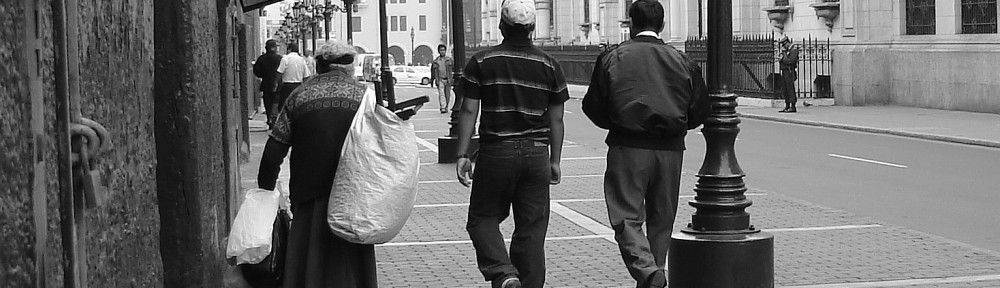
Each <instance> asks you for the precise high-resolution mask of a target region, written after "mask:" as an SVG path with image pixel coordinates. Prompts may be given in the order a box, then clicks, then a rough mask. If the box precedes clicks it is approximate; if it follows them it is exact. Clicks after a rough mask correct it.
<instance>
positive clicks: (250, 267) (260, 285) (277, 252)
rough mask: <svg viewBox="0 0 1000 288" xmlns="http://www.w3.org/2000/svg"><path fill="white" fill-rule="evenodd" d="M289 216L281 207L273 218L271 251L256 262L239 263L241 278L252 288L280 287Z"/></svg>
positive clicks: (282, 276) (283, 269)
mask: <svg viewBox="0 0 1000 288" xmlns="http://www.w3.org/2000/svg"><path fill="white" fill-rule="evenodd" d="M290 224H291V218H290V215H289V213H288V211H287V210H284V209H281V210H278V212H277V217H275V218H274V225H273V229H272V232H271V253H270V254H268V255H267V257H264V260H261V261H260V262H258V263H256V264H241V265H239V268H240V272H241V273H242V274H243V279H245V280H246V281H247V283H248V284H250V286H252V287H254V288H276V287H281V281H282V280H283V279H282V278H284V274H285V251H286V249H287V248H288V229H289V226H290Z"/></svg>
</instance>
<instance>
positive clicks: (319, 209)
mask: <svg viewBox="0 0 1000 288" xmlns="http://www.w3.org/2000/svg"><path fill="white" fill-rule="evenodd" d="M329 200H330V197H329V196H327V197H322V198H318V199H316V200H312V201H307V202H303V203H301V204H297V205H293V207H292V213H293V214H294V218H293V220H292V227H291V229H290V230H289V233H288V234H289V235H288V257H287V258H285V259H286V260H285V281H284V285H283V286H284V287H285V288H341V287H343V288H369V287H370V288H375V287H378V279H377V275H376V270H375V245H361V244H354V243H350V242H347V241H344V240H342V239H340V238H339V237H337V236H334V235H333V232H330V226H329V225H327V222H326V215H327V213H326V208H327V205H328V204H327V203H328V202H329Z"/></svg>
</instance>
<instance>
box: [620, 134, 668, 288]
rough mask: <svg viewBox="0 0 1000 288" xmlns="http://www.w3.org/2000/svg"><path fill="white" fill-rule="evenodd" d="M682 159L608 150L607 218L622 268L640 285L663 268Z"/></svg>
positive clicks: (641, 151)
mask: <svg viewBox="0 0 1000 288" xmlns="http://www.w3.org/2000/svg"><path fill="white" fill-rule="evenodd" d="M683 158H684V151H661V150H647V149H637V148H629V147H622V146H611V147H608V170H607V172H606V173H605V174H604V197H605V200H606V202H607V204H608V216H609V218H610V220H611V228H612V229H614V230H615V240H616V241H618V248H619V249H620V250H621V254H622V260H624V261H625V267H626V268H628V271H629V274H631V275H632V278H633V279H635V280H636V282H638V283H639V284H640V285H642V284H644V282H645V281H646V279H647V278H649V276H650V275H652V274H653V273H654V272H656V271H657V270H662V269H663V268H664V267H665V266H666V257H667V248H669V246H670V234H671V230H673V225H674V216H675V215H676V214H677V195H678V192H679V191H680V176H681V164H682V162H683ZM643 223H645V224H646V228H647V229H649V231H648V233H645V234H644V233H643V231H642V225H643Z"/></svg>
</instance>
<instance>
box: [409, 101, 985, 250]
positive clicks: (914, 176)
mask: <svg viewBox="0 0 1000 288" xmlns="http://www.w3.org/2000/svg"><path fill="white" fill-rule="evenodd" d="M400 88H401V89H400V90H399V91H400V93H401V95H418V94H425V95H429V96H432V97H431V98H432V100H436V99H434V98H435V97H434V96H436V93H435V91H434V90H431V89H427V88H409V87H400ZM574 96H582V95H574ZM406 97H411V96H404V97H403V98H401V99H408V98H406ZM431 102H432V103H429V104H428V106H430V107H426V108H424V109H436V107H437V105H436V102H437V101H431ZM742 120H743V122H742V124H741V125H740V128H741V132H740V134H739V137H738V140H737V142H736V154H737V156H738V159H739V162H740V165H741V167H742V168H743V170H744V172H745V173H747V176H746V178H745V181H746V183H747V186H748V187H749V188H751V189H759V190H763V191H767V192H776V193H781V194H785V195H788V196H791V197H795V198H799V199H802V200H806V201H809V202H812V203H815V204H818V205H822V206H827V207H832V208H836V209H840V210H844V211H848V212H851V213H853V214H856V215H860V216H865V217H869V218H872V219H874V220H875V221H878V222H881V223H887V224H894V225H900V226H904V227H907V228H911V229H914V230H918V231H922V232H925V233H930V234H934V235H938V236H942V237H945V238H948V239H952V240H956V241H959V242H962V243H966V244H969V245H973V246H976V247H980V248H985V249H990V250H993V251H998V252H1000V207H998V206H1000V174H998V172H1000V168H998V167H1000V164H998V163H1000V149H991V148H984V147H978V146H969V145H960V144H952V143H945V142H937V141H927V140H920V139H913V138H904V137H897V136H891V135H883V134H870V133H862V132H853V131H845V130H837V129H829V128H819V127H812V126H803V125H794V124H785V123H778V122H770V121H761V120H753V119H745V118H744V119H742ZM565 121H566V140H568V141H573V142H576V143H577V144H580V145H584V146H588V147H591V148H592V149H595V150H604V151H606V149H607V146H606V145H605V144H604V137H605V135H606V132H605V131H604V130H601V129H599V128H597V127H595V126H593V125H592V124H591V123H590V121H589V120H587V118H586V116H585V115H584V114H583V112H582V111H581V109H580V101H579V100H578V99H571V100H570V101H569V102H567V105H566V115H565ZM691 132H692V133H690V134H689V136H688V139H687V145H688V150H687V151H686V153H685V159H684V169H685V171H691V172H696V171H698V169H699V168H700V167H701V163H702V160H703V157H704V153H705V145H704V138H702V136H701V135H700V133H698V132H697V130H694V131H691ZM751 199H752V198H751ZM751 212H752V211H751Z"/></svg>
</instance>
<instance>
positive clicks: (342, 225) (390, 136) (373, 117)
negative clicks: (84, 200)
mask: <svg viewBox="0 0 1000 288" xmlns="http://www.w3.org/2000/svg"><path fill="white" fill-rule="evenodd" d="M416 143H417V136H416V134H415V132H414V130H413V123H410V122H407V121H404V120H403V119H401V118H399V116H396V114H395V113H393V112H392V111H389V109H386V108H385V107H382V106H378V105H375V92H374V91H372V90H371V89H369V90H367V91H365V95H364V98H363V99H362V101H361V104H360V105H359V107H358V113H357V114H356V115H355V116H354V120H353V121H352V122H351V129H350V132H348V134H347V138H346V140H345V141H344V148H343V150H342V151H341V158H340V164H339V166H338V167H337V174H336V176H335V177H334V181H333V189H332V191H331V194H330V202H329V208H328V211H327V222H328V223H329V224H330V229H331V230H333V233H334V234H335V235H337V236H338V237H340V238H342V239H344V240H347V241H350V242H353V243H359V244H381V243H385V242H389V240H392V238H393V237H396V235H397V234H399V231H400V230H401V229H402V228H403V224H406V220H407V218H409V217H410V212H411V210H412V209H413V201H414V198H415V196H416V193H417V174H418V173H419V169H420V157H419V153H418V152H417V145H416Z"/></svg>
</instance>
